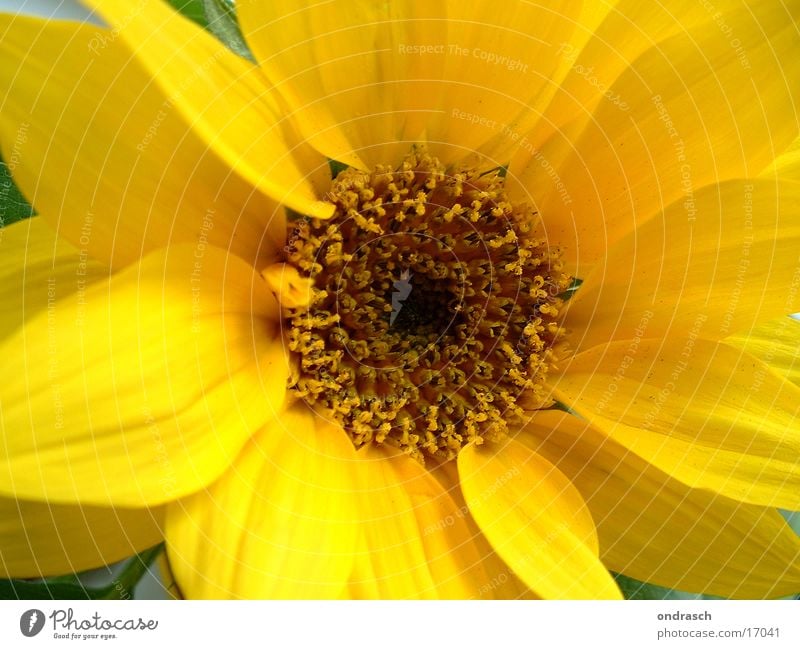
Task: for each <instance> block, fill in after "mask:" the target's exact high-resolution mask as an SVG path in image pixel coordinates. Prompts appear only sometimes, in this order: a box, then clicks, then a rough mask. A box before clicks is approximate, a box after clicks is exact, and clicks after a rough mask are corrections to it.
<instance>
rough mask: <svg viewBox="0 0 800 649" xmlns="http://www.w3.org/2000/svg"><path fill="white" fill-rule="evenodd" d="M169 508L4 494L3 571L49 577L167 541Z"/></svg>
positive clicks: (0, 505) (0, 522)
mask: <svg viewBox="0 0 800 649" xmlns="http://www.w3.org/2000/svg"><path fill="white" fill-rule="evenodd" d="M162 526H163V511H162V510H161V509H160V508H156V509H123V508H119V507H117V508H111V507H108V508H106V507H87V506H81V505H53V504H50V503H42V502H32V501H18V500H13V499H10V498H0V574H1V575H2V576H3V577H23V578H28V577H46V576H51V575H63V574H67V573H74V572H80V571H82V570H88V569H90V568H98V567H101V566H104V565H108V564H110V563H114V562H115V561H119V560H121V559H125V558H126V557H129V556H131V555H133V554H136V553H138V552H141V551H142V550H145V549H147V548H149V547H152V546H154V545H156V544H158V543H160V542H161V540H162V538H163V531H162Z"/></svg>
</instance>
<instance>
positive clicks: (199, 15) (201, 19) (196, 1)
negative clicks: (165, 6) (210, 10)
mask: <svg viewBox="0 0 800 649" xmlns="http://www.w3.org/2000/svg"><path fill="white" fill-rule="evenodd" d="M167 2H168V3H169V4H171V5H172V6H173V7H174V8H175V9H177V10H178V11H180V12H181V13H182V14H183V15H184V16H186V17H187V18H190V19H191V20H193V21H194V22H196V23H197V24H198V25H200V26H201V27H203V28H206V27H208V21H207V20H206V12H205V9H204V8H203V0H167Z"/></svg>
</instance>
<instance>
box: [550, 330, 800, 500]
mask: <svg viewBox="0 0 800 649" xmlns="http://www.w3.org/2000/svg"><path fill="white" fill-rule="evenodd" d="M551 380H552V381H553V382H554V384H555V389H554V390H555V396H556V398H557V399H559V400H561V401H563V402H564V403H566V404H568V405H569V406H570V407H571V408H573V409H574V410H575V411H576V412H578V413H579V414H580V415H581V416H583V417H585V418H586V419H588V420H589V421H591V422H592V423H593V424H594V425H595V426H596V427H597V428H598V429H599V430H601V431H603V432H604V433H605V434H606V435H608V436H609V437H611V438H613V439H614V440H616V441H617V442H619V443H620V444H622V445H623V446H625V447H627V448H628V449H630V450H632V451H633V452H634V453H636V454H637V455H639V456H640V457H642V458H644V459H645V460H647V461H648V462H650V463H651V464H653V465H655V466H656V467H658V468H659V469H661V470H662V471H664V472H666V473H668V474H669V475H671V476H672V477H674V478H676V479H678V480H680V481H681V482H683V483H684V484H686V485H688V486H690V487H695V488H698V489H709V490H711V491H713V492H716V493H718V494H722V495H724V496H727V497H729V498H733V499H735V500H740V501H743V502H748V503H752V504H757V505H764V506H768V507H784V508H786V509H791V510H795V509H800V435H798V430H800V417H798V408H800V388H798V387H797V386H794V385H792V384H791V383H789V382H788V381H784V380H783V379H782V378H780V377H779V376H778V375H776V374H773V373H772V372H771V371H770V370H769V368H768V367H767V366H766V365H764V364H762V363H761V362H759V361H758V360H757V359H756V358H754V357H752V356H749V355H748V354H745V353H743V352H740V351H738V350H736V349H734V348H732V347H729V346H727V345H724V344H719V343H713V342H709V341H706V340H702V339H696V334H695V333H693V332H692V333H690V334H689V335H688V337H686V338H675V339H670V340H666V341H654V340H643V341H640V342H634V341H620V342H616V343H612V344H611V345H609V346H608V347H595V348H594V349H591V350H589V351H587V352H583V353H582V354H579V355H578V356H576V357H575V358H573V359H572V360H571V361H569V363H568V364H567V365H566V367H565V368H564V370H563V373H562V374H561V375H560V376H555V375H553V376H552V377H551Z"/></svg>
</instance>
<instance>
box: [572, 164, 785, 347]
mask: <svg viewBox="0 0 800 649" xmlns="http://www.w3.org/2000/svg"><path fill="white" fill-rule="evenodd" d="M694 209H696V213H693V215H689V214H687V212H686V209H685V206H684V202H683V201H681V202H678V203H674V204H672V205H671V206H670V207H668V208H667V209H666V210H665V211H664V212H663V213H662V214H661V215H660V216H659V217H657V218H655V219H652V220H650V221H648V222H647V223H645V224H644V225H643V226H641V227H640V228H639V229H638V230H636V231H635V232H634V233H632V234H630V235H628V236H627V237H626V238H624V239H623V240H622V241H620V242H619V243H617V244H616V245H614V246H613V247H612V248H611V249H610V250H609V251H608V254H607V256H606V259H605V261H604V262H603V263H602V264H598V265H597V267H596V268H595V270H594V271H592V273H590V274H589V275H588V276H587V277H586V278H585V281H584V283H583V285H582V286H581V288H580V290H579V291H578V292H577V294H576V295H575V297H574V298H573V299H572V300H570V302H569V304H568V311H567V314H566V321H565V322H566V326H567V327H568V328H570V329H571V330H572V332H573V334H572V340H573V341H574V344H576V345H579V346H580V347H582V348H584V349H586V348H588V347H591V346H592V345H594V344H597V343H602V342H605V341H607V340H611V339H618V340H621V339H633V338H635V337H637V336H638V337H642V336H646V337H650V338H658V337H662V336H665V335H667V334H672V335H675V336H682V335H685V332H687V331H696V333H700V334H701V335H702V336H703V337H704V338H708V339H720V338H724V337H725V336H728V335H730V334H731V333H733V332H735V331H737V330H738V329H743V328H746V327H750V326H751V325H752V324H753V323H755V322H759V321H763V320H768V319H771V318H774V317H778V316H780V315H784V314H787V313H792V312H794V311H797V310H800V290H797V278H798V276H800V275H798V273H800V260H798V254H797V251H798V249H800V219H798V214H800V184H797V183H793V182H786V183H780V184H778V185H776V183H774V182H773V181H767V180H761V179H759V180H752V181H746V180H737V181H729V182H726V183H723V184H721V185H719V186H714V187H707V188H705V189H703V190H702V191H699V192H697V193H696V194H695V195H694Z"/></svg>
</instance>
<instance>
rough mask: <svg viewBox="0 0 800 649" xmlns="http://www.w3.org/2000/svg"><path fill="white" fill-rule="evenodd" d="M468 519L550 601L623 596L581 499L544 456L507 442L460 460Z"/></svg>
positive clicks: (466, 452)
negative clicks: (605, 563)
mask: <svg viewBox="0 0 800 649" xmlns="http://www.w3.org/2000/svg"><path fill="white" fill-rule="evenodd" d="M458 472H459V476H460V478H461V487H462V489H463V491H464V497H465V499H466V501H467V504H468V505H469V508H470V511H471V512H472V515H473V516H474V517H475V520H476V521H477V522H478V525H479V526H480V528H481V529H482V530H483V533H484V534H485V535H486V537H487V538H488V539H489V542H490V543H491V544H492V546H493V547H494V549H495V550H496V551H497V553H498V554H499V555H500V556H501V557H502V558H503V559H504V560H505V562H506V563H507V564H508V565H509V566H510V567H511V568H512V569H513V570H514V571H515V572H516V573H517V575H518V576H519V577H520V578H521V579H522V580H523V581H525V583H527V584H528V586H530V588H531V589H532V590H533V591H534V592H536V593H537V594H538V595H540V596H541V597H544V598H547V599H607V598H619V597H620V593H619V590H618V589H617V587H616V584H615V583H614V580H613V579H612V578H611V575H609V574H608V572H607V571H606V569H605V568H604V567H603V564H602V563H601V562H600V560H599V559H598V543H597V533H596V531H595V527H594V523H593V521H592V517H591V514H590V513H589V510H588V509H587V508H586V503H584V501H583V498H582V497H581V495H580V493H579V492H578V490H577V489H575V487H574V486H572V485H571V484H570V482H569V480H568V479H567V478H566V477H565V476H564V475H563V474H562V473H561V472H560V471H559V470H558V469H557V468H556V467H554V466H553V465H552V464H551V463H550V462H548V461H547V460H546V459H544V458H543V457H542V456H540V455H538V454H536V453H533V452H532V451H531V450H530V449H528V448H527V447H525V446H524V445H522V444H520V443H519V442H516V441H514V440H513V439H509V440H507V441H506V442H503V443H502V444H497V445H492V446H491V447H489V448H481V447H477V446H475V445H473V444H471V445H469V446H467V447H465V448H464V449H462V450H461V452H460V453H459V455H458Z"/></svg>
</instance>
